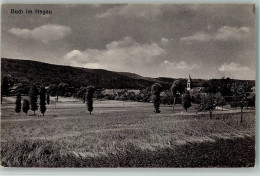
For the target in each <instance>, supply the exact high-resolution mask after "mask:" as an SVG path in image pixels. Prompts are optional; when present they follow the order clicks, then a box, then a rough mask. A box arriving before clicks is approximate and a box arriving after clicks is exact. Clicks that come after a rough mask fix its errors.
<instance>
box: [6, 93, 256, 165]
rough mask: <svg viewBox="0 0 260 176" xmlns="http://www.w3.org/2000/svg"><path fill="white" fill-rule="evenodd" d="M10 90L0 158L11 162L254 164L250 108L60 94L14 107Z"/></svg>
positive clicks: (253, 130) (69, 163) (43, 163)
mask: <svg viewBox="0 0 260 176" xmlns="http://www.w3.org/2000/svg"><path fill="white" fill-rule="evenodd" d="M14 100H15V98H12V97H8V98H6V97H4V101H3V104H2V109H1V110H2V111H1V113H2V114H1V155H2V161H1V162H2V165H3V166H12V167H250V166H251V167H252V166H254V158H255V153H254V148H255V139H254V136H255V111H254V110H253V109H245V111H244V114H243V116H244V121H243V123H240V113H239V110H236V109H233V110H226V111H221V110H214V111H213V119H209V112H201V113H199V114H196V111H197V110H196V105H193V106H192V107H191V108H189V110H188V112H184V110H183V108H182V107H181V105H177V106H176V108H175V112H174V113H172V107H171V106H165V105H164V106H161V113H160V114H155V113H153V105H152V104H151V103H141V102H129V101H125V102H123V101H113V100H111V101H96V100H95V101H94V111H93V114H92V115H89V113H88V111H87V108H86V105H85V104H83V103H82V102H80V101H77V100H75V99H65V98H64V101H62V100H63V99H62V98H61V99H60V100H61V101H62V102H59V103H55V102H54V101H53V98H52V99H51V100H52V101H51V104H50V105H47V111H46V113H45V116H39V115H36V116H33V112H32V111H29V113H28V115H27V116H25V114H24V113H20V114H16V113H15V111H14Z"/></svg>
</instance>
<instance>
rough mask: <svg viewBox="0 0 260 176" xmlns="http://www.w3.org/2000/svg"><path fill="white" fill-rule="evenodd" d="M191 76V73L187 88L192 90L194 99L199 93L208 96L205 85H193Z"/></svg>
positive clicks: (191, 93)
mask: <svg viewBox="0 0 260 176" xmlns="http://www.w3.org/2000/svg"><path fill="white" fill-rule="evenodd" d="M192 83H193V82H192V79H191V76H190V75H189V78H188V81H187V87H186V90H187V91H189V92H190V95H191V97H192V98H193V99H195V98H196V97H197V96H198V94H199V95H202V96H206V95H207V93H206V89H205V87H193V84H192Z"/></svg>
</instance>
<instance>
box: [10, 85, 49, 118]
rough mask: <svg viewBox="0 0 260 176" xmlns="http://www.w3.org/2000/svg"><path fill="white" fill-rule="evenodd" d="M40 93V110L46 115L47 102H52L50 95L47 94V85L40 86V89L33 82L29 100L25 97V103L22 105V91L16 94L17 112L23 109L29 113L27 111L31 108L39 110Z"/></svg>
mask: <svg viewBox="0 0 260 176" xmlns="http://www.w3.org/2000/svg"><path fill="white" fill-rule="evenodd" d="M38 94H39V95H40V111H41V113H42V115H43V116H44V113H45V112H46V109H47V108H46V102H47V104H49V103H50V96H49V94H47V96H46V89H45V87H43V86H42V87H40V91H39V90H38V88H37V86H36V85H35V84H33V83H31V85H30V91H29V100H27V99H24V100H23V105H22V96H21V93H19V92H18V93H17V96H16V103H15V112H16V113H20V112H21V109H22V110H23V112H24V113H25V114H26V115H27V112H28V111H29V110H30V109H31V110H32V111H33V112H34V115H35V111H37V110H38V103H37V101H38Z"/></svg>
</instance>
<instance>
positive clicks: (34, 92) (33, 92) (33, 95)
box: [29, 83, 38, 115]
mask: <svg viewBox="0 0 260 176" xmlns="http://www.w3.org/2000/svg"><path fill="white" fill-rule="evenodd" d="M29 96H30V104H31V110H32V111H33V112H34V115H35V111H36V110H37V109H38V105H37V100H38V89H37V87H36V85H35V84H34V83H31V85H30V91H29Z"/></svg>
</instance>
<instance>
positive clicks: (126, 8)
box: [96, 4, 162, 18]
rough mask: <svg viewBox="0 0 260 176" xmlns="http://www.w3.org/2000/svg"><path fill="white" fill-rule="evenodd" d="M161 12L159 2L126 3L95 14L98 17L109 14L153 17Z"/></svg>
mask: <svg viewBox="0 0 260 176" xmlns="http://www.w3.org/2000/svg"><path fill="white" fill-rule="evenodd" d="M161 14H162V9H161V5H159V4H153V5H151V4H149V5H148V4H140V5H136V4H127V5H121V6H117V7H114V8H111V9H108V10H107V11H106V12H104V13H101V14H97V15H96V16H97V17H99V18H106V17H110V16H124V17H138V18H155V17H157V16H159V15H161Z"/></svg>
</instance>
